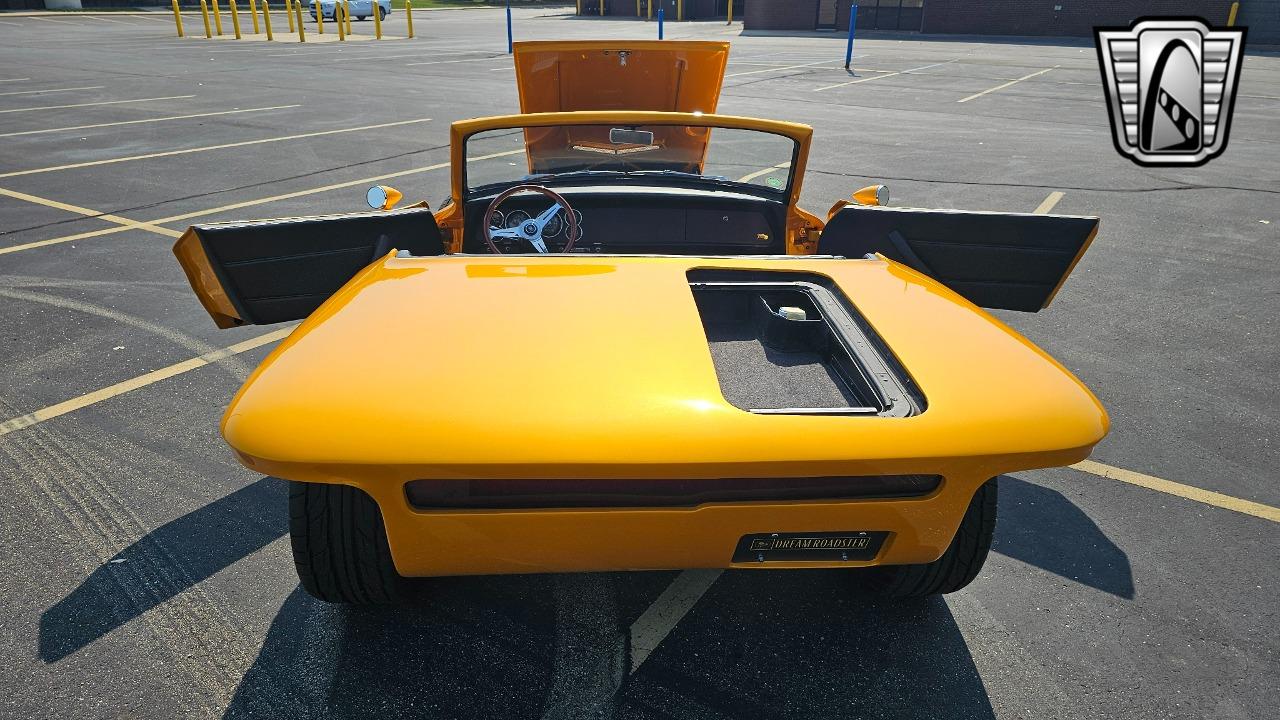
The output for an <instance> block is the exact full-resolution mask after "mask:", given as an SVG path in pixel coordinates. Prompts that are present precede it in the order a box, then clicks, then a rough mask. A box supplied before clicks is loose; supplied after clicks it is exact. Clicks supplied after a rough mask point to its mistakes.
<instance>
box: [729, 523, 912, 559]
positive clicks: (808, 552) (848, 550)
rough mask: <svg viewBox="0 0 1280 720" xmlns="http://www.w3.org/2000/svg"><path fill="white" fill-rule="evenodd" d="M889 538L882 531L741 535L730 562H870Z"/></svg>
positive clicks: (887, 534) (886, 533)
mask: <svg viewBox="0 0 1280 720" xmlns="http://www.w3.org/2000/svg"><path fill="white" fill-rule="evenodd" d="M888 536H889V533H888V532H886V531H883V530H852V531H849V532H814V533H756V534H754V535H743V536H742V539H741V540H739V541H738V547H737V548H736V549H735V550H734V552H733V561H734V562H736V563H746V562H770V561H781V560H810V561H820V562H844V561H847V560H872V559H874V558H875V556H876V554H877V553H879V552H880V546H881V545H883V544H884V540H885V538H887V537H888Z"/></svg>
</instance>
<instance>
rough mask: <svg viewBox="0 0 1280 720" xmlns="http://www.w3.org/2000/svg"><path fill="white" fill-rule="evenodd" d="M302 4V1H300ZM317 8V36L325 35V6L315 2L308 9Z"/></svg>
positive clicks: (318, 0)
mask: <svg viewBox="0 0 1280 720" xmlns="http://www.w3.org/2000/svg"><path fill="white" fill-rule="evenodd" d="M299 2H301V0H299ZM311 6H315V9H316V34H317V35H323V34H324V6H323V5H321V4H320V0H314V2H312V3H311V5H309V6H308V7H311Z"/></svg>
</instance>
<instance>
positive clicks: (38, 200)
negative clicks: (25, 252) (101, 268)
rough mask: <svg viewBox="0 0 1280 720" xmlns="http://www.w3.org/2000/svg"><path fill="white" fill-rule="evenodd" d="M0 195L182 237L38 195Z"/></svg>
mask: <svg viewBox="0 0 1280 720" xmlns="http://www.w3.org/2000/svg"><path fill="white" fill-rule="evenodd" d="M0 195H5V196H7V197H11V198H13V199H15V200H23V201H26V202H29V203H35V204H37V205H44V206H45V207H51V208H56V209H58V210H66V211H67V212H70V213H75V214H77V215H84V216H85V217H91V218H96V219H98V220H105V221H107V222H111V223H116V224H117V225H123V226H125V227H124V229H126V230H147V231H149V232H153V233H157V234H159V235H165V236H167V237H175V238H176V237H182V233H180V232H178V231H177V230H170V229H169V228H164V227H157V226H156V225H153V224H151V223H146V222H139V221H137V220H130V219H129V218H126V217H120V216H119V215H112V214H111V213H101V212H98V211H97V210H90V209H89V208H84V207H80V206H79V205H72V204H70V203H64V202H60V201H58V200H50V199H49V198H43V197H40V196H38V195H28V194H27V193H24V192H18V191H17V190H8V189H6V188H0Z"/></svg>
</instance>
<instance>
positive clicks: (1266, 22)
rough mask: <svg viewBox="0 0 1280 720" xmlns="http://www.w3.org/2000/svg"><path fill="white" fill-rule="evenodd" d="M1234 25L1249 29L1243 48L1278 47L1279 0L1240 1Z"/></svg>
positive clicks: (1279, 25) (1279, 39) (1279, 34)
mask: <svg viewBox="0 0 1280 720" xmlns="http://www.w3.org/2000/svg"><path fill="white" fill-rule="evenodd" d="M1236 25H1244V26H1246V27H1248V28H1249V35H1248V37H1247V38H1246V39H1245V41H1244V42H1245V47H1249V46H1250V45H1255V44H1265V45H1280V0H1241V2H1240V13H1239V14H1238V15H1236Z"/></svg>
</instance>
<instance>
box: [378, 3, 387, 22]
mask: <svg viewBox="0 0 1280 720" xmlns="http://www.w3.org/2000/svg"><path fill="white" fill-rule="evenodd" d="M386 19H387V9H386V8H384V7H382V6H381V5H379V6H378V20H386Z"/></svg>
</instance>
